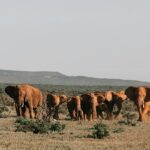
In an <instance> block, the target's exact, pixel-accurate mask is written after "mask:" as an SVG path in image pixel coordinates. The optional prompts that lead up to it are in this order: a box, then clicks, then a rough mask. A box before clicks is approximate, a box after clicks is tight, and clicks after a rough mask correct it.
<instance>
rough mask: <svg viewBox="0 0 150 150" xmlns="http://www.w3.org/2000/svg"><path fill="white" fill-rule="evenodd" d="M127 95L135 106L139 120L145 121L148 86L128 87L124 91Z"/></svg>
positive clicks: (149, 95)
mask: <svg viewBox="0 0 150 150" xmlns="http://www.w3.org/2000/svg"><path fill="white" fill-rule="evenodd" d="M125 94H126V95H127V97H128V98H129V99H130V100H132V101H133V102H134V103H135V105H136V106H137V109H138V112H139V119H138V120H139V121H146V117H147V116H148V112H149V111H150V88H148V87H128V88H127V89H126V91H125Z"/></svg>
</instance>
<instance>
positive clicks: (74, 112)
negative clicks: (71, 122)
mask: <svg viewBox="0 0 150 150" xmlns="http://www.w3.org/2000/svg"><path fill="white" fill-rule="evenodd" d="M76 118H77V117H76V111H75V110H73V111H72V119H76Z"/></svg>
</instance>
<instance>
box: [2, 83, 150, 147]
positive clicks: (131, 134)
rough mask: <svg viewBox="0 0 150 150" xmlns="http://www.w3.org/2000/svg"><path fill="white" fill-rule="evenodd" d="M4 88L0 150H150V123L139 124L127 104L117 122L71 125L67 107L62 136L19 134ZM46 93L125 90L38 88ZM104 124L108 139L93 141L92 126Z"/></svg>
mask: <svg viewBox="0 0 150 150" xmlns="http://www.w3.org/2000/svg"><path fill="white" fill-rule="evenodd" d="M5 86H6V85H1V86H0V87H1V90H0V91H1V94H0V106H1V109H0V110H2V111H1V112H0V117H1V118H0V149H3V150H7V149H8V150H18V149H24V150H28V149H33V150H41V149H42V150H100V149H103V150H135V149H136V150H149V149H150V142H149V139H150V123H141V122H136V119H137V117H138V115H137V113H136V108H135V106H134V105H133V104H132V102H130V101H129V100H127V101H126V102H124V104H123V109H122V112H121V115H120V116H119V118H118V119H117V120H113V121H108V120H100V119H99V120H97V121H94V122H89V121H81V122H80V121H70V120H67V119H66V118H68V111H67V109H66V104H63V105H62V106H61V108H60V113H61V115H60V118H61V120H60V123H62V124H65V125H66V127H65V129H64V130H63V131H61V132H49V133H46V134H34V133H32V132H16V123H15V122H16V114H15V110H14V106H13V105H14V104H13V101H12V100H11V99H10V98H9V97H8V96H6V95H5V93H4V87H5ZM36 86H38V87H39V88H40V89H42V90H43V91H46V90H48V91H49V92H56V93H64V94H67V95H77V94H82V93H85V92H90V91H95V90H100V91H105V90H114V91H118V90H120V89H125V88H126V87H73V86H67V87H65V86H50V85H45V86H43V85H36ZM99 122H102V123H104V124H106V125H107V126H108V130H109V136H107V137H104V138H103V139H94V138H92V137H91V136H90V135H92V132H93V129H92V128H93V125H94V124H96V123H99Z"/></svg>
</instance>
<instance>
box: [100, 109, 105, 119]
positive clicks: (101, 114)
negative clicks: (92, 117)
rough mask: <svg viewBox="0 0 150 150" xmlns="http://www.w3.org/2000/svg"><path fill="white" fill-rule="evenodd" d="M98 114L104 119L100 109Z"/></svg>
mask: <svg viewBox="0 0 150 150" xmlns="http://www.w3.org/2000/svg"><path fill="white" fill-rule="evenodd" d="M99 115H100V116H101V118H102V119H104V116H103V113H102V110H100V111H99Z"/></svg>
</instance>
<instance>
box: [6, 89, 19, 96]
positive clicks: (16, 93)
mask: <svg viewBox="0 0 150 150" xmlns="http://www.w3.org/2000/svg"><path fill="white" fill-rule="evenodd" d="M5 92H6V93H7V95H9V96H10V97H11V98H13V99H18V97H19V88H18V87H17V86H7V87H6V88H5Z"/></svg>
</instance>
